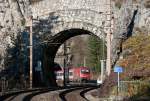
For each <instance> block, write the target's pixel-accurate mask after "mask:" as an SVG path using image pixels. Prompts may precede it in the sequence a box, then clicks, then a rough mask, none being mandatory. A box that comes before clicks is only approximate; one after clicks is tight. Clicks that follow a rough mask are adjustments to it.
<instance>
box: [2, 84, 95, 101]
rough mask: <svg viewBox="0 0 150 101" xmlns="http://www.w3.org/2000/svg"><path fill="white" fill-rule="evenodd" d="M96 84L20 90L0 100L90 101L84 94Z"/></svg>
mask: <svg viewBox="0 0 150 101" xmlns="http://www.w3.org/2000/svg"><path fill="white" fill-rule="evenodd" d="M96 88H97V87H96V86H91V85H89V86H88V85H85V86H84V85H77V86H75V85H74V86H68V87H59V88H58V87H57V88H43V89H36V90H30V91H23V92H20V93H19V92H18V93H16V94H12V95H10V96H7V97H5V98H3V99H0V101H88V99H86V98H85V96H84V94H85V93H86V92H88V91H89V90H92V89H96Z"/></svg>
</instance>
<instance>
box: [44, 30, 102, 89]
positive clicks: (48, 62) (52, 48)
mask: <svg viewBox="0 0 150 101" xmlns="http://www.w3.org/2000/svg"><path fill="white" fill-rule="evenodd" d="M77 35H93V36H97V35H95V34H94V33H92V32H91V31H88V30H85V29H80V28H71V29H67V30H63V31H60V32H59V33H57V34H55V35H54V36H53V37H52V38H51V39H49V40H48V43H47V45H45V47H44V49H43V50H44V55H43V69H44V70H43V71H44V74H45V77H46V84H47V85H50V86H57V84H56V77H55V73H54V59H55V56H56V53H57V51H58V49H59V47H60V46H61V45H62V44H63V43H64V42H65V41H66V40H68V39H70V38H72V37H75V36H77ZM103 35H104V33H103ZM98 37H100V38H104V36H103V37H101V36H98Z"/></svg>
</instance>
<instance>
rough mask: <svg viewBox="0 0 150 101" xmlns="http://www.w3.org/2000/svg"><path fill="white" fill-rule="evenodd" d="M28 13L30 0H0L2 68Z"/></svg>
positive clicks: (0, 57) (0, 60)
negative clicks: (8, 50)
mask: <svg viewBox="0 0 150 101" xmlns="http://www.w3.org/2000/svg"><path fill="white" fill-rule="evenodd" d="M27 15H29V0H0V68H4V58H5V56H6V54H7V51H6V50H7V49H8V48H11V47H13V46H14V41H15V39H16V37H17V34H18V33H19V32H20V31H21V30H22V28H23V27H24V24H25V17H26V16H27Z"/></svg>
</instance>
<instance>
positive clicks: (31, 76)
mask: <svg viewBox="0 0 150 101" xmlns="http://www.w3.org/2000/svg"><path fill="white" fill-rule="evenodd" d="M32 48H33V47H32V17H30V88H32V78H33V74H32V69H33V68H32V66H33V63H32V62H33V61H32V57H33V53H32V51H33V50H32Z"/></svg>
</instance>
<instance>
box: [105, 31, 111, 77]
mask: <svg viewBox="0 0 150 101" xmlns="http://www.w3.org/2000/svg"><path fill="white" fill-rule="evenodd" d="M106 72H107V75H109V74H110V72H111V33H107V60H106Z"/></svg>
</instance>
